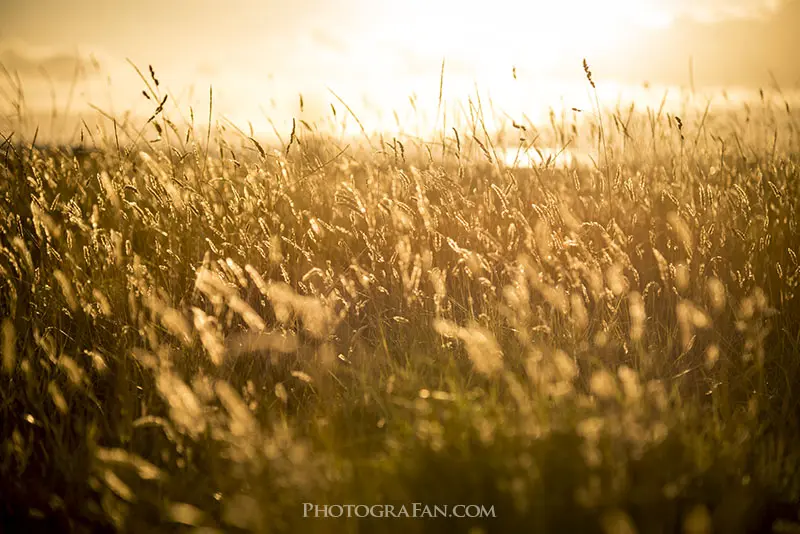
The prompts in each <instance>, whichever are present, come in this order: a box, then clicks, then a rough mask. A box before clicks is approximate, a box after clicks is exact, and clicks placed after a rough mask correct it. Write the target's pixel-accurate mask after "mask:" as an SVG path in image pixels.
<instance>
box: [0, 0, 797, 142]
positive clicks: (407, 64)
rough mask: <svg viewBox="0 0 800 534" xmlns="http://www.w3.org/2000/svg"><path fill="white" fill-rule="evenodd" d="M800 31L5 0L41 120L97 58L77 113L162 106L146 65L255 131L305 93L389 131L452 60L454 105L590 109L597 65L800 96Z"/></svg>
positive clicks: (595, 4)
mask: <svg viewBox="0 0 800 534" xmlns="http://www.w3.org/2000/svg"><path fill="white" fill-rule="evenodd" d="M798 28H800V0H606V1H597V0H557V1H546V0H527V1H518V0H492V1H485V0H483V1H480V2H479V1H475V0H460V1H456V0H404V1H402V2H396V1H391V2H390V1H384V0H293V1H291V2H279V1H274V0H262V1H258V0H229V1H226V2H221V1H209V0H195V1H191V2H189V1H169V0H160V1H154V0H139V1H136V2H123V1H116V0H73V1H69V2H67V1H64V0H2V1H0V62H1V63H2V64H3V65H4V66H5V68H6V69H7V70H8V71H10V72H12V73H18V74H19V77H20V79H21V81H22V83H23V86H24V91H25V95H26V101H27V105H28V107H29V108H30V109H31V110H34V111H36V110H46V109H49V108H51V107H52V102H54V101H55V103H56V107H57V108H62V109H63V108H65V105H66V102H67V100H68V95H69V93H70V86H71V81H72V79H73V77H74V72H75V68H76V66H79V67H80V69H81V72H82V74H81V82H80V83H79V84H78V88H77V89H76V91H75V97H74V99H73V101H74V102H73V104H72V105H71V107H70V109H71V111H70V113H72V114H78V113H80V112H81V110H85V109H86V103H87V102H91V103H92V104H94V105H96V106H98V107H100V108H102V109H104V110H106V111H109V112H113V113H116V114H119V113H121V112H122V111H124V110H133V111H134V112H138V111H140V110H142V112H143V113H146V111H143V110H148V109H150V107H152V104H151V103H148V102H147V101H145V100H144V97H142V95H141V90H142V89H143V87H144V85H143V83H142V82H141V81H138V79H137V76H136V74H135V72H134V70H133V68H132V67H131V66H130V65H129V64H128V63H127V62H126V59H130V60H131V61H132V62H134V63H135V64H136V65H138V66H139V67H140V68H142V69H143V70H144V71H146V69H147V66H148V65H149V64H152V65H153V67H154V68H155V70H156V74H157V76H158V77H159V78H160V79H161V81H162V85H163V86H164V87H167V88H169V89H170V90H171V92H172V93H173V96H174V97H176V99H177V100H178V103H179V104H180V105H181V106H182V107H183V108H188V106H189V105H192V106H195V107H200V108H201V109H202V107H203V106H205V108H206V110H207V105H208V104H207V101H208V87H209V86H210V85H213V87H214V93H215V107H216V110H217V113H218V114H217V116H218V117H222V116H223V115H224V116H226V117H228V118H229V119H231V120H233V121H234V122H235V123H237V124H238V125H240V126H245V125H246V123H247V121H248V120H250V121H252V122H253V123H254V125H255V126H256V128H257V129H259V130H261V129H265V128H266V118H270V119H272V120H273V121H274V122H275V123H276V124H279V125H284V124H285V123H286V121H290V120H291V117H293V116H300V110H299V109H298V108H299V97H298V94H299V93H302V94H303V96H304V104H305V109H304V112H303V116H304V117H306V118H308V119H310V120H316V119H318V118H320V117H323V116H329V115H330V104H331V103H333V104H334V105H337V106H338V105H339V104H338V102H337V100H336V98H335V97H334V96H333V95H332V94H331V93H330V92H329V90H328V89H329V88H330V89H332V90H333V91H335V92H336V93H337V94H338V95H340V96H341V97H342V98H344V99H345V100H346V101H347V102H348V104H350V105H351V107H352V108H353V109H354V110H355V111H357V112H358V114H359V115H360V116H362V118H363V120H364V121H365V122H370V124H374V125H376V127H378V125H381V126H382V125H385V124H387V123H393V122H394V120H395V119H394V118H393V116H392V110H395V111H397V112H398V115H399V116H400V117H401V119H402V120H406V118H407V117H411V118H409V119H407V120H412V119H413V118H414V117H417V118H419V115H420V114H423V115H424V114H426V113H427V114H430V113H431V110H432V109H433V108H434V107H435V103H436V101H437V99H438V91H439V74H440V67H441V62H442V59H443V58H444V59H445V64H446V68H445V84H444V85H445V87H444V93H445V97H446V98H447V99H448V102H456V101H457V100H458V99H462V98H463V97H466V96H467V95H469V94H470V93H471V92H473V91H474V90H475V84H477V85H478V86H479V87H480V88H481V89H485V90H486V91H487V92H488V93H489V94H491V95H493V97H494V101H495V103H496V104H497V105H498V106H499V107H501V108H503V109H508V110H510V111H511V112H512V113H516V112H522V111H525V112H527V113H530V114H533V115H536V114H539V115H541V112H542V110H546V109H547V107H548V106H559V105H563V106H566V107H572V106H579V107H580V106H585V105H587V101H586V98H587V94H586V84H585V81H584V80H583V79H582V76H583V72H582V69H581V60H582V59H583V58H584V57H585V58H587V59H588V60H589V62H590V64H591V65H592V67H593V70H594V73H595V74H594V75H595V79H596V80H597V81H598V85H599V88H600V90H601V96H602V97H603V98H604V99H607V100H608V101H609V102H611V101H614V99H615V98H616V97H618V96H619V95H620V94H626V95H629V96H632V97H637V98H638V97H642V95H643V93H642V89H641V88H642V84H643V83H644V82H649V83H650V84H652V85H655V86H658V87H662V86H663V87H670V86H676V87H679V86H684V87H686V86H688V84H689V81H690V75H689V71H690V69H689V64H690V58H691V64H692V66H693V70H692V72H693V81H694V84H695V86H696V87H699V88H712V89H717V88H721V87H725V88H740V89H746V88H750V89H756V88H758V87H762V86H763V87H767V86H769V85H770V84H771V81H770V72H771V73H773V74H774V76H775V77H776V78H777V79H778V80H779V81H780V82H781V84H782V85H783V86H784V88H786V89H791V88H796V87H798V85H800V62H798V61H797V60H796V58H795V53H796V52H795V51H796V50H800V36H799V35H800V32H798ZM512 73H516V79H515V78H514V76H513V75H512ZM0 89H2V90H3V91H4V93H3V94H0V98H2V99H5V98H7V97H8V96H10V95H9V94H8V93H9V92H10V86H9V84H8V82H7V80H2V79H0ZM412 94H415V95H417V100H416V102H417V111H414V110H413V109H411V107H412V106H411V105H410V102H409V95H412ZM661 95H662V93H661V92H659V93H658V94H654V95H653V98H655V99H656V100H658V99H660V98H661ZM420 108H421V109H422V111H420ZM0 109H2V110H3V111H4V113H5V112H6V111H8V109H9V108H8V105H7V102H5V101H3V102H0ZM206 112H207V111H206ZM197 114H198V115H202V113H200V112H198V113H197ZM390 118H391V119H390Z"/></svg>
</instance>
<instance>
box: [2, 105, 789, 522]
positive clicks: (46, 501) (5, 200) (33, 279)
mask: <svg viewBox="0 0 800 534" xmlns="http://www.w3.org/2000/svg"><path fill="white" fill-rule="evenodd" d="M160 97H161V95H160V94H153V98H154V101H156V102H161V104H162V105H161V106H159V107H158V109H156V113H155V114H154V118H153V119H152V120H151V121H150V123H148V124H146V125H144V127H143V128H146V131H147V134H146V135H142V134H141V132H142V130H138V134H139V135H138V136H137V131H136V130H132V131H131V132H130V133H129V135H128V136H127V137H126V136H125V135H123V134H125V133H126V132H125V130H124V128H120V130H119V131H117V130H109V131H107V132H103V131H101V130H99V129H98V130H95V131H94V132H90V131H86V135H85V136H84V134H83V133H82V134H81V138H82V140H83V148H82V149H77V148H74V147H73V148H70V147H44V146H41V145H37V144H36V143H35V142H34V140H27V141H22V140H20V136H19V135H17V136H16V137H14V136H13V135H12V132H11V131H6V132H4V133H3V144H2V145H1V146H0V174H1V175H2V176H1V177H0V320H1V321H2V373H1V374H2V379H1V380H0V429H1V430H0V440H1V441H2V443H0V451H1V452H0V495H1V497H0V521H1V522H2V525H3V527H2V529H0V530H3V531H8V532H13V531H15V530H18V529H23V528H24V529H27V530H29V531H31V530H32V529H33V530H37V529H48V530H50V531H53V532H56V531H58V532H62V531H74V532H90V531H91V532H106V531H108V532H110V531H128V532H198V533H199V532H202V533H211V532H354V533H355V532H404V533H412V532H442V531H459V532H509V531H510V532H515V531H523V530H524V531H527V532H589V533H591V532H598V533H601V532H602V533H605V534H613V533H616V534H623V533H624V534H627V533H635V532H638V533H651V532H652V533H666V532H670V533H672V532H684V533H693V534H702V533H706V534H707V533H712V532H714V533H726V534H728V533H736V532H798V528H800V527H798V523H800V518H798V515H797V514H798V503H800V447H798V443H800V442H799V441H798V431H799V430H800V428H798V421H800V306H799V305H798V304H799V303H800V301H799V299H800V294H798V284H800V263H798V262H799V260H798V254H800V230H799V229H798V214H800V129H798V128H799V127H800V120H799V119H798V116H797V114H796V113H795V112H794V111H793V110H792V109H791V108H790V107H789V105H788V104H786V105H783V104H774V103H771V102H770V101H766V100H765V101H762V102H761V103H760V104H759V103H757V104H754V105H753V106H747V107H745V108H743V109H742V110H740V111H739V112H733V111H731V112H725V113H722V114H714V113H712V112H709V110H708V109H706V110H705V113H697V114H695V115H696V116H695V115H691V114H687V115H686V116H684V117H676V116H674V115H670V114H667V113H664V112H663V110H647V111H646V112H645V111H641V112H640V111H634V110H633V109H631V110H628V111H619V110H617V111H614V110H609V111H604V112H602V113H600V112H599V111H598V110H594V112H592V111H591V110H590V111H584V112H583V116H584V117H585V118H587V119H586V120H584V121H582V122H577V121H574V122H573V119H574V116H575V113H573V114H572V115H568V116H567V120H566V121H564V120H561V121H559V120H554V121H553V123H552V127H551V129H550V130H549V131H548V130H547V129H543V130H542V131H540V132H536V131H533V130H534V129H533V127H532V126H531V127H526V128H524V129H523V128H522V127H521V126H519V125H516V126H517V131H515V133H514V136H519V135H522V136H525V137H526V139H527V141H525V142H523V143H522V144H520V146H519V151H520V152H527V151H530V152H533V151H535V150H537V147H538V145H536V142H537V139H539V140H541V139H549V142H550V143H551V146H553V147H555V148H556V149H558V148H563V147H566V146H570V147H573V146H574V147H576V146H578V145H579V144H580V143H581V140H583V141H582V142H583V146H584V147H585V148H586V150H587V153H589V154H591V155H592V156H591V162H589V163H579V162H576V161H573V162H571V163H568V164H559V163H558V162H557V161H556V159H557V158H546V159H545V160H544V161H540V162H539V163H537V164H535V165H534V166H533V167H520V166H518V165H511V164H509V163H508V162H507V161H505V160H503V159H502V158H498V157H497V148H498V147H497V143H498V142H499V141H498V140H497V139H492V138H490V136H488V135H487V132H486V131H485V129H482V128H480V124H479V123H473V124H472V125H471V127H470V126H469V125H468V126H467V127H465V128H463V129H461V130H460V131H459V129H457V128H456V129H453V130H451V131H450V132H446V135H441V136H439V137H437V138H436V142H431V143H424V142H422V141H419V140H417V141H414V140H406V141H405V144H403V141H398V140H392V141H391V142H389V141H387V140H381V139H379V138H375V137H373V138H371V139H362V140H361V141H360V142H356V141H352V140H351V141H350V143H349V144H348V143H345V142H344V141H342V140H340V139H337V138H335V137H331V136H326V135H323V134H322V133H320V132H318V131H315V130H314V128H313V127H312V126H310V125H300V124H298V125H297V131H296V132H293V133H292V136H291V139H290V141H289V143H288V145H287V146H284V147H278V148H279V149H274V148H270V147H266V146H263V145H262V144H259V142H257V141H256V140H254V139H251V138H249V136H247V135H246V134H241V135H239V134H236V135H233V136H232V135H230V132H227V133H226V132H221V131H220V130H219V129H215V130H214V131H213V132H212V131H211V130H208V131H198V130H200V129H195V128H194V127H193V126H192V125H190V124H184V125H176V124H175V123H174V122H172V121H170V119H169V118H168V117H166V115H165V112H164V110H163V107H164V106H163V103H164V101H163V100H162V98H160ZM601 115H602V116H601ZM477 120H478V121H479V120H480V119H477ZM157 134H158V135H159V138H158V139H157V140H152V139H151V138H152V137H154V136H156V135H157ZM237 135H238V137H237ZM145 138H148V139H151V141H149V142H145V141H143V139H145ZM367 141H369V143H368V142H367ZM539 142H540V143H541V141H539ZM345 145H346V146H345ZM304 503H313V504H315V505H319V506H322V505H326V504H327V505H335V504H339V505H343V504H360V505H367V506H373V505H394V506H397V507H400V506H403V505H406V506H408V507H411V506H412V504H413V503H422V504H424V505H428V506H431V507H432V506H435V505H440V506H441V505H448V504H449V505H455V504H475V505H481V506H483V507H485V508H487V509H489V508H491V510H492V511H493V514H492V515H493V516H494V517H476V518H472V519H456V518H446V517H438V518H433V519H432V518H402V517H399V518H383V519H380V518H374V517H373V518H356V517H351V518H346V517H344V518H338V519H336V518H327V519H326V518H320V517H317V518H313V517H304V514H303V512H304Z"/></svg>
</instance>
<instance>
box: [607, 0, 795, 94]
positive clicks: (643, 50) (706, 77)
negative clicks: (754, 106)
mask: <svg viewBox="0 0 800 534" xmlns="http://www.w3.org/2000/svg"><path fill="white" fill-rule="evenodd" d="M721 3H722V2H721V1H720V2H714V1H711V0H705V1H702V2H699V3H698V6H699V7H705V8H709V9H710V8H712V7H713V8H716V7H718V4H721ZM758 5H761V6H767V7H768V8H769V7H770V5H769V3H768V2H763V1H762V2H755V1H752V0H751V1H745V0H735V1H733V2H731V6H732V7H733V8H737V9H739V10H743V9H746V8H747V9H751V10H754V9H757V6H758ZM720 9H721V8H720ZM719 13H722V11H721V10H720V11H717V14H718V15H719ZM753 13H755V11H753ZM798 24H800V0H790V1H788V2H782V3H781V4H780V5H779V6H778V7H777V10H776V11H774V12H773V13H772V14H771V15H765V16H758V17H756V18H753V17H751V18H743V17H741V16H735V17H734V16H728V18H726V19H724V20H723V19H720V20H717V21H715V22H709V21H707V20H706V21H703V20H699V19H697V18H692V17H690V16H688V15H686V16H683V17H682V18H680V19H677V20H675V21H674V22H673V24H671V25H669V26H668V27H666V28H663V29H661V30H658V31H650V32H647V34H642V35H634V36H632V40H633V42H635V43H636V46H630V47H627V49H626V50H623V51H620V55H619V56H616V57H615V58H614V59H613V60H607V61H605V62H603V61H600V60H598V61H597V63H598V65H597V66H598V69H597V70H598V72H603V73H604V74H605V75H606V76H608V77H613V78H616V79H617V80H619V81H627V82H633V83H641V82H642V81H650V82H653V83H666V84H674V83H686V82H688V81H689V64H690V58H691V62H692V66H693V76H694V80H695V83H696V84H697V85H698V86H700V85H707V86H741V87H751V88H756V87H762V86H767V85H769V84H770V78H771V74H772V75H774V76H775V78H777V80H778V81H779V82H780V83H781V84H782V85H785V86H787V87H790V86H794V85H795V84H797V83H799V82H800V64H798V63H797V61H796V59H795V52H794V51H795V50H800V33H799V32H798V31H797V27H798Z"/></svg>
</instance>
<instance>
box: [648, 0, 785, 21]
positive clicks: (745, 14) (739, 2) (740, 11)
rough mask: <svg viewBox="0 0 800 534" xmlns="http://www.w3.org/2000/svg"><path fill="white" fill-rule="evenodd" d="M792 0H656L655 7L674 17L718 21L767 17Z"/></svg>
mask: <svg viewBox="0 0 800 534" xmlns="http://www.w3.org/2000/svg"><path fill="white" fill-rule="evenodd" d="M791 1H792V0H657V2H656V4H657V9H660V10H662V11H663V12H665V13H668V14H669V15H670V17H671V18H674V19H681V18H686V19H691V20H693V21H697V22H720V21H727V20H735V19H740V20H741V19H758V18H762V19H763V18H767V17H769V16H771V15H773V14H774V13H775V12H777V11H779V10H780V9H781V8H782V7H784V6H785V4H787V3H791Z"/></svg>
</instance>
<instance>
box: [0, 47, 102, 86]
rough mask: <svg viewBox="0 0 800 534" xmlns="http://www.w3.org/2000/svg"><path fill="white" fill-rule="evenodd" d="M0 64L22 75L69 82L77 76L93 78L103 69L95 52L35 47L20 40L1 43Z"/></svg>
mask: <svg viewBox="0 0 800 534" xmlns="http://www.w3.org/2000/svg"><path fill="white" fill-rule="evenodd" d="M0 64H2V65H3V66H4V67H5V68H6V69H7V70H8V71H10V72H12V73H18V74H19V75H20V77H23V78H43V77H44V78H47V77H49V78H50V79H51V80H53V81H54V82H56V83H58V82H70V81H71V80H72V79H73V78H75V77H76V76H78V77H82V78H86V77H92V76H94V75H96V74H97V73H99V72H101V71H102V70H103V65H102V64H101V62H100V61H99V60H98V59H97V57H96V56H95V55H93V54H84V53H81V52H79V51H71V52H68V51H64V50H58V49H52V48H51V49H44V48H41V47H33V46H29V45H26V44H24V43H21V42H9V43H5V44H0Z"/></svg>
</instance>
